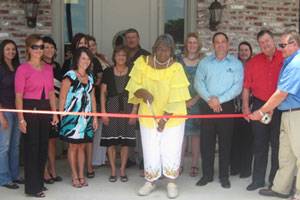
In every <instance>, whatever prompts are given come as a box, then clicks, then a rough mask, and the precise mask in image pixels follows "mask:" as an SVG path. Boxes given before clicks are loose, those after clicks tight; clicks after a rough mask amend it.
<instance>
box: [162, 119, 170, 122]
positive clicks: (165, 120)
mask: <svg viewBox="0 0 300 200" xmlns="http://www.w3.org/2000/svg"><path fill="white" fill-rule="evenodd" d="M161 119H162V120H163V121H164V122H167V121H168V120H169V119H167V118H161Z"/></svg>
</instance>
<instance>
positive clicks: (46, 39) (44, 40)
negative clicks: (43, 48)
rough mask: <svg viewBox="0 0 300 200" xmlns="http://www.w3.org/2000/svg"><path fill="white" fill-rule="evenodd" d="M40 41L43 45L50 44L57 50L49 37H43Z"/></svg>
mask: <svg viewBox="0 0 300 200" xmlns="http://www.w3.org/2000/svg"><path fill="white" fill-rule="evenodd" d="M42 39H43V42H44V43H49V44H52V45H53V46H54V48H55V49H57V48H56V44H55V42H54V40H53V39H52V38H51V37H49V36H44V37H43V38H42Z"/></svg>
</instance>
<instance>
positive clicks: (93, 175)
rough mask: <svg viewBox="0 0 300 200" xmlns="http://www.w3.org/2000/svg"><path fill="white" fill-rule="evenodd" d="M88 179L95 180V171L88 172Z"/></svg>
mask: <svg viewBox="0 0 300 200" xmlns="http://www.w3.org/2000/svg"><path fill="white" fill-rule="evenodd" d="M86 177H87V178H94V177H95V171H92V172H87V173H86Z"/></svg>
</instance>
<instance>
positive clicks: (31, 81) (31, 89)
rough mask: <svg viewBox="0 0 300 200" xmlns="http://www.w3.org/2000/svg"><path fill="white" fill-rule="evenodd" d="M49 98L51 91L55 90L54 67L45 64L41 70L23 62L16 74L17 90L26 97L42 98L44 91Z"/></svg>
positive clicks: (46, 97)
mask: <svg viewBox="0 0 300 200" xmlns="http://www.w3.org/2000/svg"><path fill="white" fill-rule="evenodd" d="M43 90H44V93H45V99H49V92H51V91H54V81H53V69H52V66H51V65H48V64H44V66H43V68H42V69H41V70H37V69H35V68H34V67H33V66H32V65H30V64H29V63H23V64H21V65H20V66H19V67H18V69H17V72H16V76H15V91H16V93H19V94H22V95H23V98H24V99H41V98H42V93H43Z"/></svg>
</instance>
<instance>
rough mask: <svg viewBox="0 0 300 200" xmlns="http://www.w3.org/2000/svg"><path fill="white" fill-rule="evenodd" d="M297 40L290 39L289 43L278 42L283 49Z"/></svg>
mask: <svg viewBox="0 0 300 200" xmlns="http://www.w3.org/2000/svg"><path fill="white" fill-rule="evenodd" d="M294 42H295V41H290V42H288V43H279V44H278V47H279V48H281V49H284V48H285V47H286V46H287V45H289V44H293V43H294Z"/></svg>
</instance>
